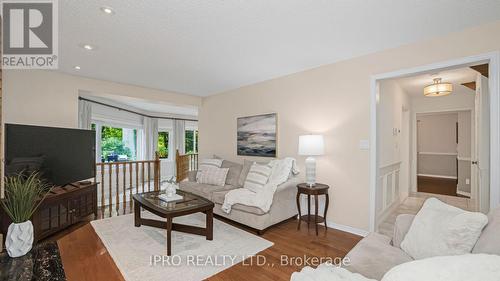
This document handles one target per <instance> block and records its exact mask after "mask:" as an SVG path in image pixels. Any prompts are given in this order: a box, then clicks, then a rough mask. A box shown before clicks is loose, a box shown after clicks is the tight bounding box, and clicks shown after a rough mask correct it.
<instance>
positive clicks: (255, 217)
mask: <svg viewBox="0 0 500 281" xmlns="http://www.w3.org/2000/svg"><path fill="white" fill-rule="evenodd" d="M252 163H253V162H251V161H245V163H244V164H239V163H235V162H231V161H228V160H224V161H223V162H222V168H229V173H228V175H227V177H226V184H225V185H224V186H214V185H207V184H200V183H197V182H196V171H191V172H189V176H188V180H187V181H182V182H180V183H179V188H180V189H181V190H185V191H188V192H191V193H194V194H196V195H199V196H202V197H204V198H207V199H208V200H210V201H212V202H214V203H215V208H214V214H216V215H219V216H221V217H224V218H227V219H229V220H232V221H235V222H237V223H240V224H243V225H246V226H249V227H251V228H253V229H255V230H256V231H257V233H258V234H259V235H261V234H263V233H264V232H265V230H266V229H267V228H269V227H271V226H273V225H275V224H278V223H280V222H283V221H285V220H288V219H290V218H295V217H296V216H297V205H296V202H295V198H296V194H297V184H298V183H299V182H300V180H299V178H298V177H292V178H290V179H289V180H288V181H287V182H285V183H283V184H281V185H279V186H278V189H277V190H276V193H275V194H274V198H273V204H272V205H271V208H270V210H269V211H268V212H263V211H262V210H261V209H259V208H256V207H252V206H245V205H242V204H235V205H233V206H232V210H231V212H230V213H229V214H227V213H225V212H224V211H223V210H222V209H221V207H222V204H223V203H224V197H225V195H226V193H228V192H229V191H230V190H232V189H236V188H241V187H242V186H243V183H244V181H245V178H246V173H248V169H249V166H251V164H252Z"/></svg>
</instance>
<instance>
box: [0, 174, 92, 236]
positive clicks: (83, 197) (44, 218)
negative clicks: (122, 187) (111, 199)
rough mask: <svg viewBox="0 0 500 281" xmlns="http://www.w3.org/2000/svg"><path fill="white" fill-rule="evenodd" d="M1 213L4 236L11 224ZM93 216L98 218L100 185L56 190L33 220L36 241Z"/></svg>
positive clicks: (76, 184) (49, 195)
mask: <svg viewBox="0 0 500 281" xmlns="http://www.w3.org/2000/svg"><path fill="white" fill-rule="evenodd" d="M0 209H2V208H0ZM1 211H2V233H4V235H5V234H6V233H7V228H8V227H9V225H10V223H11V222H10V219H9V218H8V216H7V215H6V214H5V212H4V211H3V209H2V210H1ZM90 215H94V218H97V183H90V184H80V183H75V184H72V185H66V186H62V187H61V186H57V187H54V188H52V190H51V191H50V192H49V194H47V196H46V197H45V200H43V202H42V204H40V206H39V207H38V209H37V211H36V212H35V213H34V214H33V217H32V219H31V221H32V223H33V228H34V232H35V239H34V242H36V241H39V240H41V239H43V238H45V237H48V236H50V235H52V234H55V233H56V232H58V231H60V230H63V229H65V228H66V227H68V226H70V225H72V224H75V223H77V222H80V221H83V220H85V219H87V217H89V216H90Z"/></svg>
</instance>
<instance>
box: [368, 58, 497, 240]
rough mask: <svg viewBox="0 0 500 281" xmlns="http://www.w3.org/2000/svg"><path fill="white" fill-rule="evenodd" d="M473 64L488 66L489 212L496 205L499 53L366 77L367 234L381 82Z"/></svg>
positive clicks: (373, 192)
mask: <svg viewBox="0 0 500 281" xmlns="http://www.w3.org/2000/svg"><path fill="white" fill-rule="evenodd" d="M476 63H488V64H489V74H490V75H489V79H488V82H489V83H488V84H489V94H490V97H489V101H490V156H491V157H490V209H491V208H495V207H498V206H500V98H499V97H500V93H499V91H500V84H499V82H500V66H499V63H500V52H499V51H495V52H490V53H484V54H480V55H476V56H468V57H463V58H458V59H453V60H448V61H444V62H438V63H433V64H428V65H424V66H418V67H412V68H407V69H401V70H396V71H392V72H387V73H381V74H376V75H372V76H371V77H370V123H371V124H370V198H369V199H370V220H369V226H370V231H375V227H376V225H375V222H376V210H375V200H376V199H375V198H376V189H377V178H378V169H377V163H378V158H379V152H378V149H377V129H378V128H377V110H378V108H377V103H378V100H379V95H380V93H379V89H380V87H379V83H380V81H381V80H386V79H393V78H401V77H408V76H414V75H419V74H423V73H427V72H430V71H433V70H434V71H435V70H445V69H447V68H456V67H461V66H469V65H472V64H476Z"/></svg>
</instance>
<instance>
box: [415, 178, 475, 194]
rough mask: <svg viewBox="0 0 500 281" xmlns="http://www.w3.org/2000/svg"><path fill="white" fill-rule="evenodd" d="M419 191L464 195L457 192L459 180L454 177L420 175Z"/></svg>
mask: <svg viewBox="0 0 500 281" xmlns="http://www.w3.org/2000/svg"><path fill="white" fill-rule="evenodd" d="M417 183H418V192H425V193H433V194H441V195H449V196H457V197H464V198H468V197H466V196H463V195H460V194H458V193H457V181H456V180H454V179H444V178H433V177H423V176H418V182H417Z"/></svg>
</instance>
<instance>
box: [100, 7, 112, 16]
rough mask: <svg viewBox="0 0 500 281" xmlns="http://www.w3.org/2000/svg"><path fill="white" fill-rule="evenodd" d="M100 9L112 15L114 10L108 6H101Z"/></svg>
mask: <svg viewBox="0 0 500 281" xmlns="http://www.w3.org/2000/svg"><path fill="white" fill-rule="evenodd" d="M101 11H102V12H103V13H105V14H107V15H114V14H115V11H114V10H113V9H112V8H110V7H101Z"/></svg>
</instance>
